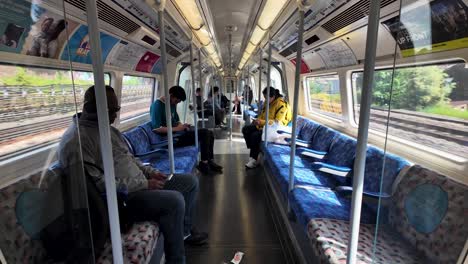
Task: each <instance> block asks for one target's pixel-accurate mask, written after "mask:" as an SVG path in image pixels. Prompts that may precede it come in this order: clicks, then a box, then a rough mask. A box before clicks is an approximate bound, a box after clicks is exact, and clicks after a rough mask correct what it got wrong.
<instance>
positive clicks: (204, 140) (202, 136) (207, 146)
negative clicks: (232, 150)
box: [198, 128, 214, 161]
mask: <svg viewBox="0 0 468 264" xmlns="http://www.w3.org/2000/svg"><path fill="white" fill-rule="evenodd" d="M212 138H213V142H214V136H213V133H212V132H211V131H210V130H208V129H206V128H201V129H198V140H199V141H200V153H201V160H202V161H208V160H210V159H211V158H212V157H211V156H212V155H213V154H212V149H213V148H212V143H211V141H212ZM213 145H214V143H213Z"/></svg>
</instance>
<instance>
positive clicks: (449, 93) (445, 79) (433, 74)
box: [352, 62, 468, 157]
mask: <svg viewBox="0 0 468 264" xmlns="http://www.w3.org/2000/svg"><path fill="white" fill-rule="evenodd" d="M465 67H466V64H465V63H464V62H459V63H449V64H439V65H424V66H414V67H405V68H397V69H395V75H394V79H393V87H392V72H393V71H392V69H382V70H377V71H376V72H375V86H374V89H373V95H372V109H371V120H370V128H371V129H374V130H377V131H381V132H385V130H386V127H387V116H388V115H389V113H388V110H389V104H391V112H390V122H389V124H388V125H389V135H392V136H395V137H400V138H404V139H407V140H410V141H411V142H414V143H418V144H422V145H425V146H428V147H432V148H435V149H438V150H444V151H446V152H449V153H453V154H456V155H458V156H462V157H467V156H468V129H467V125H468V111H467V101H468V93H466V89H467V87H466V84H467V83H466V78H467V76H468V69H467V68H465ZM362 77H363V74H362V72H354V73H353V74H352V85H353V93H354V113H355V114H354V118H355V121H356V123H357V122H358V120H359V104H360V100H361V91H362ZM390 94H391V97H390Z"/></svg>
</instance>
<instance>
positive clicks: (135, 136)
mask: <svg viewBox="0 0 468 264" xmlns="http://www.w3.org/2000/svg"><path fill="white" fill-rule="evenodd" d="M123 136H124V139H125V141H126V142H127V145H128V149H129V150H130V152H131V153H132V154H133V155H134V156H135V157H138V158H147V157H150V156H156V155H157V156H159V155H164V154H166V153H167V150H165V149H155V148H153V146H152V145H151V144H150V142H149V138H148V136H147V135H146V133H145V131H144V130H143V129H142V128H141V127H135V128H133V129H130V130H129V131H126V132H124V133H123Z"/></svg>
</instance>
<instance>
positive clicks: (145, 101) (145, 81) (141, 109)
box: [120, 75, 155, 120]
mask: <svg viewBox="0 0 468 264" xmlns="http://www.w3.org/2000/svg"><path fill="white" fill-rule="evenodd" d="M154 88H155V80H154V78H148V77H139V76H130V75H124V77H123V85H122V102H121V107H122V108H121V110H120V120H126V119H130V118H133V117H136V116H139V115H142V114H147V113H148V112H149V108H150V106H151V103H152V102H153V98H152V96H153V91H154Z"/></svg>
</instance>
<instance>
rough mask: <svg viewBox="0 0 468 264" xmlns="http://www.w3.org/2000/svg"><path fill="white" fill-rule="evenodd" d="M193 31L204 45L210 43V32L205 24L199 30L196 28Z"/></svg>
mask: <svg viewBox="0 0 468 264" xmlns="http://www.w3.org/2000/svg"><path fill="white" fill-rule="evenodd" d="M193 32H194V33H195V35H196V36H197V38H198V40H199V41H200V43H201V44H202V45H203V46H206V45H208V44H210V42H211V38H210V33H208V30H206V27H205V26H203V27H201V28H200V29H199V30H194V31H193Z"/></svg>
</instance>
